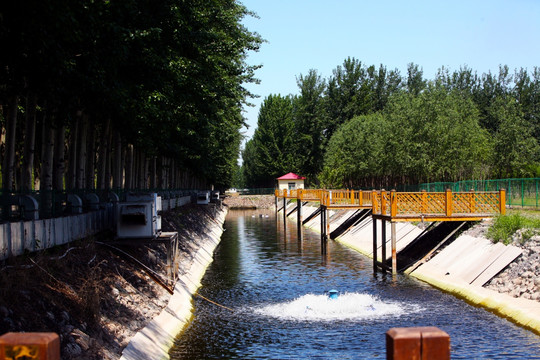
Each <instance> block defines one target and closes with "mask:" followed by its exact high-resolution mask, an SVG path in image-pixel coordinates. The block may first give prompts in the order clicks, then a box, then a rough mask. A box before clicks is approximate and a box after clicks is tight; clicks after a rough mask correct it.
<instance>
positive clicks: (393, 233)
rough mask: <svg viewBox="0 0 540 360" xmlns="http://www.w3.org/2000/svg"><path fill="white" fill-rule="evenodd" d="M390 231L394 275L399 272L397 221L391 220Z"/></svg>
mask: <svg viewBox="0 0 540 360" xmlns="http://www.w3.org/2000/svg"><path fill="white" fill-rule="evenodd" d="M390 229H391V230H390V231H391V237H392V275H396V274H397V250H396V248H397V246H396V244H397V241H396V222H395V221H391V222H390Z"/></svg>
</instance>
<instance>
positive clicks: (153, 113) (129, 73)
mask: <svg viewBox="0 0 540 360" xmlns="http://www.w3.org/2000/svg"><path fill="white" fill-rule="evenodd" d="M251 15H252V13H250V12H249V11H248V10H247V9H246V8H245V7H244V6H243V5H241V4H240V3H238V2H236V1H235V0H215V1H210V2H204V1H181V0H169V1H160V2H155V1H148V0H144V1H133V0H128V1H65V0H52V1H34V0H30V1H22V2H15V3H10V4H8V3H3V5H1V6H0V42H1V43H2V44H3V46H4V48H5V51H2V52H0V104H5V103H6V101H7V100H6V99H7V98H9V97H10V96H23V95H25V94H27V93H33V94H35V95H37V97H38V99H39V105H40V106H41V107H42V108H43V111H44V112H47V113H48V114H52V113H54V114H55V115H56V118H57V119H62V120H63V119H69V118H70V117H73V115H74V113H75V112H76V111H84V112H85V113H86V114H88V115H90V116H91V118H92V119H93V126H100V125H101V124H102V123H104V122H105V121H106V120H107V119H111V121H112V123H113V127H114V128H115V129H116V130H118V131H119V132H120V133H121V134H122V137H123V138H124V139H125V140H126V141H127V142H129V143H132V144H135V145H137V147H138V148H139V149H141V150H143V151H144V152H146V153H147V154H148V155H164V156H167V157H170V158H174V159H175V160H176V161H177V163H178V164H181V166H182V167H184V168H187V169H189V170H191V171H192V172H193V173H195V174H197V175H199V177H200V178H205V179H206V180H207V181H209V182H213V183H214V184H216V186H219V185H225V184H227V183H229V182H230V181H231V180H232V174H233V171H234V167H235V163H236V161H237V157H238V155H239V146H240V140H241V139H240V133H239V131H240V128H241V127H242V126H243V125H244V119H243V117H242V106H243V105H244V104H245V103H247V101H248V98H249V97H251V94H250V93H249V92H248V91H247V89H246V88H245V84H247V83H251V82H256V81H257V80H256V79H255V78H254V71H255V70H256V69H257V68H258V67H257V66H250V65H248V64H247V63H246V61H245V60H246V56H247V53H248V52H249V51H256V50H258V47H259V45H260V44H261V42H262V39H261V38H260V37H259V36H258V35H257V34H255V33H252V32H250V31H248V30H247V29H246V28H245V27H244V26H243V25H242V24H241V21H242V19H243V18H244V17H245V16H251ZM218 184H219V185H218Z"/></svg>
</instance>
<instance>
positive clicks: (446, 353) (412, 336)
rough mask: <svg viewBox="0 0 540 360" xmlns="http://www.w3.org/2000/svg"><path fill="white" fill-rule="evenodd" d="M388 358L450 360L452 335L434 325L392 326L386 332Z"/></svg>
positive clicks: (394, 359)
mask: <svg viewBox="0 0 540 360" xmlns="http://www.w3.org/2000/svg"><path fill="white" fill-rule="evenodd" d="M386 359H387V360H409V359H418V360H431V359H437V360H449V359H450V336H449V335H448V334H447V333H446V332H444V331H442V330H441V329H439V328H436V327H433V326H426V327H411V328H391V329H390V330H388V331H387V332H386Z"/></svg>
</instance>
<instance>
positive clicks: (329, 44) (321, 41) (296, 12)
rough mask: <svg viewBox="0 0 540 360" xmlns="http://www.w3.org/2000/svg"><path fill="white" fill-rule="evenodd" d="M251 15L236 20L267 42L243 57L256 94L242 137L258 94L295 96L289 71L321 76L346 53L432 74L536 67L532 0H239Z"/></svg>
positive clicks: (537, 13)
mask: <svg viewBox="0 0 540 360" xmlns="http://www.w3.org/2000/svg"><path fill="white" fill-rule="evenodd" d="M239 1H240V2H241V3H243V4H244V5H245V6H246V7H247V8H248V9H249V10H251V11H254V12H255V13H257V15H258V16H259V19H256V18H251V17H250V18H246V19H245V20H244V22H243V23H244V25H245V26H246V27H247V28H248V29H249V30H250V31H253V32H257V33H259V34H260V35H261V36H262V37H263V38H264V39H265V40H266V41H267V43H264V44H263V45H262V46H261V49H260V51H259V52H258V53H252V54H251V55H250V56H249V57H248V59H247V62H248V63H249V64H251V65H257V64H260V65H263V67H262V68H261V69H260V70H258V71H257V72H256V77H257V78H258V79H260V80H261V84H259V85H249V86H248V89H249V90H250V91H251V92H253V93H255V94H257V95H259V96H260V97H259V98H258V99H253V100H252V101H251V102H252V103H254V104H256V106H255V107H253V108H247V109H246V111H245V113H244V116H245V117H246V118H247V123H248V124H249V125H250V128H249V129H248V130H245V129H244V130H245V135H247V136H248V138H250V137H251V136H252V135H253V131H254V130H255V128H256V126H257V115H258V112H259V106H260V103H261V102H262V100H263V99H264V98H265V97H266V96H268V95H270V94H281V95H287V94H297V93H298V87H297V84H296V77H297V76H298V75H300V74H307V72H308V71H309V69H316V70H317V71H318V72H319V74H320V75H321V76H322V77H323V78H325V79H327V78H328V77H330V76H331V75H332V70H333V69H335V68H336V67H337V66H338V65H341V64H342V63H343V60H345V59H346V58H347V57H349V56H350V57H354V58H356V59H358V60H360V61H361V62H362V63H363V64H366V65H368V66H369V65H376V66H377V67H378V66H379V65H380V64H383V65H385V66H386V67H387V68H388V69H395V68H397V69H398V70H400V72H401V75H402V76H403V75H405V74H406V68H407V64H408V63H411V62H413V63H415V64H418V65H419V66H420V67H421V68H422V69H423V71H424V77H425V78H427V79H433V78H434V77H435V74H436V73H437V70H438V69H439V68H440V67H441V66H445V67H447V68H449V69H450V71H453V70H457V69H459V68H460V66H463V65H467V66H469V67H470V68H472V69H473V70H475V71H477V72H478V74H482V73H486V72H488V71H491V72H493V73H497V72H498V68H499V65H500V64H502V65H508V66H509V67H510V69H511V71H512V72H513V70H514V69H515V68H521V67H524V68H527V69H529V71H531V70H532V68H533V67H535V66H539V67H540V0H478V1H476V0H467V1H462V0H452V1H447V0H437V1H433V0H430V1H428V0H401V1H400V0H395V1H394V0H371V1H364V0H334V1H330V0H327V1H323V0H239Z"/></svg>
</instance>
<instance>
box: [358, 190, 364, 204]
mask: <svg viewBox="0 0 540 360" xmlns="http://www.w3.org/2000/svg"><path fill="white" fill-rule="evenodd" d="M358 205H360V206H362V205H364V195H363V193H362V190H358Z"/></svg>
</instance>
